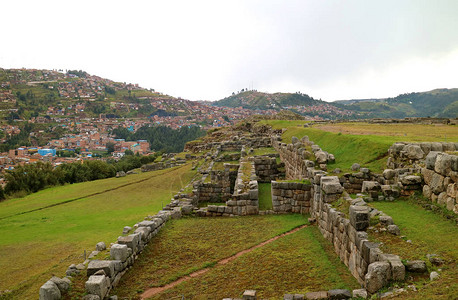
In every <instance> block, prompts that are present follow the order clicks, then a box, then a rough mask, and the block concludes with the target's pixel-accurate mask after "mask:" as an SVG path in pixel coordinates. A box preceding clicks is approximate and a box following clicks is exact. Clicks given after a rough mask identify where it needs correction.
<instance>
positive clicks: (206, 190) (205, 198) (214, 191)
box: [195, 182, 230, 203]
mask: <svg viewBox="0 0 458 300" xmlns="http://www.w3.org/2000/svg"><path fill="white" fill-rule="evenodd" d="M229 189H230V188H229ZM195 193H196V196H197V197H196V198H197V199H198V202H199V203H202V202H225V200H223V199H224V198H223V196H224V194H225V192H223V185H222V184H221V183H213V182H201V183H199V184H198V185H197V187H196V190H195Z"/></svg>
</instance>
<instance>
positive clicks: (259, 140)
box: [184, 136, 272, 153]
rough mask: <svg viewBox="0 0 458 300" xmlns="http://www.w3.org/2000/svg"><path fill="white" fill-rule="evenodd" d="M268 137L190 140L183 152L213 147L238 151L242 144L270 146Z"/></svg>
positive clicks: (193, 151)
mask: <svg viewBox="0 0 458 300" xmlns="http://www.w3.org/2000/svg"><path fill="white" fill-rule="evenodd" d="M271 145H272V144H271V140H270V137H266V136H253V137H244V136H242V137H240V138H239V137H234V140H233V141H224V142H207V141H205V142H190V143H186V145H185V147H184V151H185V152H191V153H197V152H202V151H206V150H211V149H213V148H215V147H221V148H220V150H221V151H240V150H242V147H243V146H246V147H250V148H264V147H271Z"/></svg>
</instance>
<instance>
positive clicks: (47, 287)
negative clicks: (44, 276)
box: [39, 280, 62, 300]
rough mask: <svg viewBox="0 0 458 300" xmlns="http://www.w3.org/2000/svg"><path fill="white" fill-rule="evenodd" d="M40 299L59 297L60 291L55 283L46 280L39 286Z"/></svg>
mask: <svg viewBox="0 0 458 300" xmlns="http://www.w3.org/2000/svg"><path fill="white" fill-rule="evenodd" d="M39 294H40V296H39V297H40V298H39V299H40V300H59V299H61V297H62V296H61V292H60V290H59V288H58V287H57V285H56V284H55V283H54V282H52V281H51V280H48V281H46V282H45V284H43V285H42V286H41V287H40V292H39Z"/></svg>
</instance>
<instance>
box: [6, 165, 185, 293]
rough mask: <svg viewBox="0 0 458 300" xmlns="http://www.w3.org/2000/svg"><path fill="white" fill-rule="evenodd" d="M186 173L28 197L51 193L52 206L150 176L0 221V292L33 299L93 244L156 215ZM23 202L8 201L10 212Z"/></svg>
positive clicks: (88, 185) (179, 171)
mask: <svg viewBox="0 0 458 300" xmlns="http://www.w3.org/2000/svg"><path fill="white" fill-rule="evenodd" d="M190 169H191V166H190V165H186V166H183V167H179V168H174V169H168V170H163V171H159V172H160V173H161V175H162V176H156V175H157V173H156V172H149V173H145V174H141V175H130V176H127V177H124V178H112V179H108V180H99V181H95V182H88V183H83V184H79V185H74V186H77V187H76V188H75V187H74V186H64V187H60V188H53V189H49V190H45V191H42V192H41V193H39V195H38V194H35V195H30V196H28V197H31V198H32V199H34V201H36V202H39V201H44V202H46V201H47V199H48V198H49V197H52V196H51V195H52V194H54V193H56V192H57V193H56V195H60V196H55V199H54V200H53V201H59V197H64V196H63V195H67V196H69V195H72V197H74V195H81V194H83V195H84V194H85V193H84V192H83V193H82V191H85V192H86V193H87V192H88V191H95V190H99V191H100V190H105V189H107V187H114V186H118V185H119V183H120V182H126V183H127V182H128V181H132V182H135V181H137V179H139V178H142V179H144V178H146V177H151V179H149V180H146V181H143V182H140V183H134V184H132V185H128V186H126V187H122V188H119V189H117V190H114V191H108V192H105V193H102V194H98V195H95V196H92V197H87V198H83V199H80V200H77V201H74V202H71V203H66V204H62V205H58V206H54V207H50V208H46V209H43V210H38V211H35V212H32V213H27V214H23V215H17V216H13V217H8V218H6V219H3V220H0V230H1V232H2V235H1V236H0V278H2V280H0V290H5V289H10V290H11V289H13V290H16V291H15V294H14V298H17V299H33V298H36V296H37V293H38V289H39V287H40V286H41V285H42V284H43V283H44V282H45V281H46V280H47V279H48V278H49V277H51V275H52V274H56V275H58V276H62V275H64V273H65V270H66V268H67V267H68V266H69V265H70V264H72V263H75V262H82V260H83V258H82V254H83V252H84V250H87V251H88V252H89V253H90V251H92V250H94V245H95V244H96V243H97V242H99V241H105V243H108V244H109V243H110V242H113V241H115V240H116V238H117V237H118V235H119V234H120V233H121V231H122V228H123V227H124V226H126V225H133V224H134V223H136V222H138V221H141V220H142V219H143V218H144V217H145V216H146V215H148V214H154V213H155V212H157V211H158V210H160V209H161V205H162V203H164V205H165V204H166V203H168V201H169V200H170V197H171V196H172V195H173V193H174V192H177V191H178V190H179V189H180V188H181V187H182V186H184V185H186V184H187V183H188V182H189V180H190V178H191V177H192V176H193V174H194V172H193V171H191V170H190ZM74 188H75V189H74ZM60 189H62V190H63V191H64V192H62V191H61V190H60ZM68 189H70V190H68ZM65 191H69V193H68V194H67V193H65ZM72 193H75V194H74V195H73V194H72ZM28 197H26V198H23V199H17V200H12V201H13V203H14V202H17V203H18V204H17V205H18V206H17V207H18V208H17V210H16V211H20V210H21V209H23V206H22V203H21V202H22V201H27V199H28ZM7 204H8V201H6V202H4V203H0V210H2V211H3V209H2V208H3V206H4V205H7ZM20 204H21V205H20ZM10 211H13V209H10Z"/></svg>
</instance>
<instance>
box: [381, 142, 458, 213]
mask: <svg viewBox="0 0 458 300" xmlns="http://www.w3.org/2000/svg"><path fill="white" fill-rule="evenodd" d="M456 151H458V143H451V142H450V143H445V142H441V143H439V142H436V143H435V142H424V143H395V144H393V145H392V146H391V147H390V149H389V150H388V153H389V158H388V162H387V166H388V167H389V168H396V167H397V168H398V169H397V170H407V171H410V172H414V173H421V175H422V177H423V178H422V180H423V181H422V182H420V183H419V187H420V188H422V190H423V196H425V197H426V198H428V199H429V200H431V202H432V203H435V204H436V203H437V204H439V205H440V206H443V207H445V208H447V210H449V211H453V212H454V213H455V214H458V156H457V155H452V154H448V153H446V152H456ZM399 168H400V169H399ZM385 171H387V170H385ZM399 177H400V180H401V182H403V181H405V179H404V177H403V176H402V174H401V175H400V176H399ZM403 179H404V180H403Z"/></svg>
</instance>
